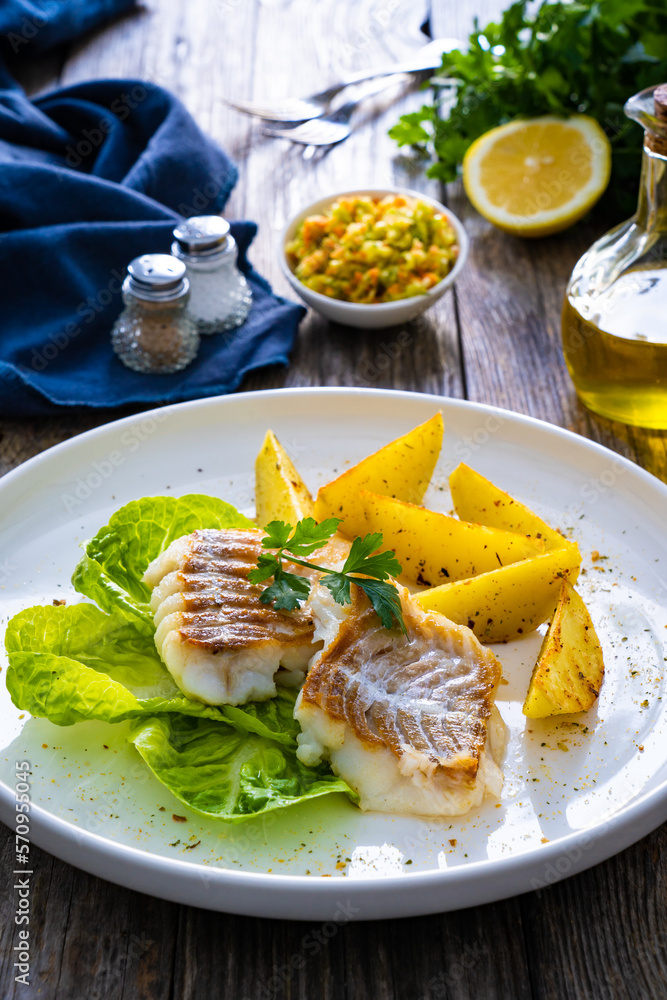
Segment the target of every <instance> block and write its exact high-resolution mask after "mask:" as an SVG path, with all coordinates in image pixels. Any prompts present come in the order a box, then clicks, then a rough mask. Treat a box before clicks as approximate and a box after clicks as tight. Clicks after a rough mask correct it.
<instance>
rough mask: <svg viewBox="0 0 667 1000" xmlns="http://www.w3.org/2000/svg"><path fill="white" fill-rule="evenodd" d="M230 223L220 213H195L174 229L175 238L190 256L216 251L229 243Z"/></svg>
mask: <svg viewBox="0 0 667 1000" xmlns="http://www.w3.org/2000/svg"><path fill="white" fill-rule="evenodd" d="M228 236H229V223H228V222H227V220H226V219H223V218H222V217H221V216H220V215H195V216H193V217H192V218H191V219H185V220H184V221H183V222H180V223H179V224H178V225H177V226H176V228H175V229H174V239H175V240H176V243H177V244H178V246H179V247H180V249H181V250H182V251H183V252H184V253H185V254H187V255H189V256H199V255H200V254H209V253H212V252H213V253H215V252H218V251H220V250H222V249H224V247H225V246H226V244H227V239H228Z"/></svg>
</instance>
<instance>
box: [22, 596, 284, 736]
mask: <svg viewBox="0 0 667 1000" xmlns="http://www.w3.org/2000/svg"><path fill="white" fill-rule="evenodd" d="M5 646H6V648H7V653H8V655H9V668H8V671H7V688H8V690H9V693H10V694H11V696H12V700H13V702H14V704H15V705H16V706H17V707H18V708H21V709H22V710H23V711H27V712H30V714H31V715H35V716H40V717H42V718H47V719H49V720H50V721H51V722H55V723H56V724H57V725H59V726H71V725H73V723H75V722H81V721H83V720H85V719H98V720H102V721H104V722H121V721H123V720H125V719H130V718H135V717H138V716H149V715H155V714H156V713H162V712H181V713H182V714H183V715H196V716H201V717H204V718H208V719H217V720H221V719H223V718H224V719H226V720H227V722H228V723H229V725H231V726H232V727H233V728H234V729H235V730H236V731H237V732H240V733H255V734H257V735H259V736H264V737H266V738H268V739H272V740H276V741H277V742H279V743H283V744H285V745H288V746H294V747H295V746H296V736H297V733H298V732H299V724H298V723H297V722H296V721H295V719H294V718H293V712H294V701H295V699H296V692H295V691H294V690H292V689H286V688H280V689H279V690H278V695H277V697H276V698H273V699H271V700H270V701H264V702H251V703H250V704H248V705H244V706H243V707H242V708H234V707H233V706H232V705H223V706H220V707H219V708H218V707H214V706H212V705H204V704H203V703H202V702H200V701H195V700H194V699H192V698H188V697H187V696H186V695H184V694H183V693H182V691H181V690H180V688H179V687H178V686H177V684H176V682H175V681H174V679H173V678H172V676H171V674H170V673H169V671H168V670H167V668H166V667H165V665H164V663H163V662H162V660H161V659H160V657H159V656H158V653H157V650H156V648H155V643H154V642H153V637H152V636H150V637H146V636H145V635H144V634H143V633H142V632H140V631H139V630H137V628H136V627H135V625H134V623H132V622H128V621H126V619H125V618H123V617H122V615H119V614H116V615H107V614H105V613H104V612H103V611H100V609H99V608H97V607H95V605H93V604H72V605H69V606H63V607H51V606H45V607H40V606H38V607H34V608H26V610H25V611H20V612H19V613H18V614H17V615H15V616H14V617H13V618H12V620H11V621H10V622H9V625H8V626H7V633H6V637H5Z"/></svg>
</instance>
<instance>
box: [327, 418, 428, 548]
mask: <svg viewBox="0 0 667 1000" xmlns="http://www.w3.org/2000/svg"><path fill="white" fill-rule="evenodd" d="M442 434H443V423H442V414H441V413H436V414H435V416H433V417H431V419H430V420H427V421H426V423H423V424H419V426H418V427H415V428H413V430H411V431H409V432H408V433H407V434H404V435H403V436H402V437H399V438H396V440H395V441H391V442H390V443H389V444H387V445H385V446H384V447H383V448H380V449H379V451H376V452H374V453H373V454H372V455H369V456H368V457H367V458H364V459H363V460H362V461H361V462H359V463H358V464H357V465H355V466H353V467H352V468H351V469H348V470H347V471H346V472H343V473H342V474H341V475H340V476H338V478H337V479H334V480H333V481H332V482H330V483H327V484H326V486H322V487H320V489H319V491H318V494H317V498H316V500H315V519H316V520H317V521H323V520H324V519H325V518H327V517H341V518H343V524H342V525H341V526H340V530H341V531H342V532H343V533H344V534H345V535H347V536H348V537H350V538H355V537H356V536H357V535H363V534H365V533H366V519H365V517H364V511H363V507H362V505H361V503H360V501H359V492H360V491H361V490H371V491H372V492H373V493H381V494H382V495H383V496H389V497H397V498H398V499H399V500H407V501H408V502H409V503H415V504H418V503H420V502H421V500H422V497H423V496H424V493H425V492H426V487H427V486H428V484H429V482H430V480H431V476H432V475H433V470H434V468H435V463H436V462H437V460H438V455H439V454H440V449H441V447H442Z"/></svg>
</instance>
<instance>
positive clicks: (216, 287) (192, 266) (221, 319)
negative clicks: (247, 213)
mask: <svg viewBox="0 0 667 1000" xmlns="http://www.w3.org/2000/svg"><path fill="white" fill-rule="evenodd" d="M171 252H172V254H173V255H174V257H178V259H179V260H182V261H183V263H184V264H185V265H186V268H187V274H188V279H189V281H190V293H191V295H190V312H191V314H192V316H193V317H194V319H195V322H196V323H197V329H198V330H199V332H200V333H205V334H208V333H220V332H222V331H224V330H233V329H234V328H235V327H237V326H240V325H241V323H243V322H244V321H245V319H246V316H247V315H248V313H249V311H250V306H251V304H252V292H251V290H250V286H249V285H248V282H247V281H246V279H245V277H244V276H243V275H242V274H241V272H240V271H239V270H238V268H237V266H236V259H237V256H238V251H237V247H236V240H235V239H234V237H233V236H232V235H231V234H230V232H229V223H228V222H227V220H226V219H223V218H221V216H219V215H199V216H194V217H193V218H191V219H186V220H185V221H184V222H182V223H180V224H179V225H178V226H176V228H175V229H174V243H173V244H172V247H171Z"/></svg>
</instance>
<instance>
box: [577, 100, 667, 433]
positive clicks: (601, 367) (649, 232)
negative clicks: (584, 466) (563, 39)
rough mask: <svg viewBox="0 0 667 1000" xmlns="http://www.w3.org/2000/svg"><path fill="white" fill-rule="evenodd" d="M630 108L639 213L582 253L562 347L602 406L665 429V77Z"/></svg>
mask: <svg viewBox="0 0 667 1000" xmlns="http://www.w3.org/2000/svg"><path fill="white" fill-rule="evenodd" d="M625 113H626V114H627V115H628V117H630V118H632V119H633V120H634V121H637V122H639V123H640V124H641V125H643V127H644V129H645V139H644V154H643V162H642V174H641V181H640V191H639V202H638V205H637V212H636V214H635V215H634V216H633V217H632V218H631V219H629V220H628V221H627V222H624V223H622V224H621V225H620V226H616V228H615V229H612V230H611V231H610V232H609V233H607V234H606V235H605V236H603V237H602V239H600V240H598V241H597V242H596V243H594V244H593V246H592V247H591V248H590V250H588V251H587V252H586V253H585V254H584V256H583V257H582V258H581V259H580V260H579V262H578V263H577V265H576V266H575V268H574V271H573V272H572V277H571V278H570V282H569V284H568V287H567V290H566V292H565V300H564V303H563V318H562V330H563V351H564V354H565V361H566V362H567V366H568V369H569V371H570V375H571V376H572V380H573V381H574V385H575V388H576V390H577V392H578V394H579V396H580V397H581V399H582V400H583V402H584V403H585V404H586V405H587V406H588V407H590V409H592V410H595V411H596V412H597V413H600V414H602V415H603V416H605V417H610V418H611V419H612V420H621V421H623V422H624V423H628V424H637V425H639V426H642V427H653V428H667V84H661V85H660V86H658V87H649V88H648V89H647V90H643V91H641V93H639V94H635V96H634V97H631V98H630V100H629V101H628V102H627V103H626V105H625Z"/></svg>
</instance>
